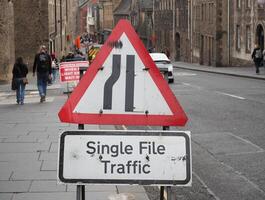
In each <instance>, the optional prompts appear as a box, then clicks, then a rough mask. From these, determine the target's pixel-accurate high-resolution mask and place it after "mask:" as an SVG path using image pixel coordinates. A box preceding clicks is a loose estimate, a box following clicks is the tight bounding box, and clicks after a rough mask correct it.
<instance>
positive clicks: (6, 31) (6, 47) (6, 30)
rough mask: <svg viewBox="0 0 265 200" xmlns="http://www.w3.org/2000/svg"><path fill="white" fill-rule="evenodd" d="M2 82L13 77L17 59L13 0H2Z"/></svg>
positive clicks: (0, 24)
mask: <svg viewBox="0 0 265 200" xmlns="http://www.w3.org/2000/svg"><path fill="white" fill-rule="evenodd" d="M0 46H1V48H0V82H1V81H7V80H10V78H11V70H12V67H13V64H14V61H15V48H14V14H13V3H12V2H11V1H0Z"/></svg>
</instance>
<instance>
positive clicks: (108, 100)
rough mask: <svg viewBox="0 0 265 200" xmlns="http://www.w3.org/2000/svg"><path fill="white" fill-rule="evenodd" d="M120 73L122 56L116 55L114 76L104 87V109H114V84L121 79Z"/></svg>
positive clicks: (112, 75) (114, 57)
mask: <svg viewBox="0 0 265 200" xmlns="http://www.w3.org/2000/svg"><path fill="white" fill-rule="evenodd" d="M120 73H121V55H115V54H114V55H113V61H112V74H111V76H110V77H109V78H108V80H107V81H106V83H105V85H104V97H103V98H104V100H103V109H105V110H111V109H112V89H113V86H114V84H115V83H116V82H117V80H118V79H119V77H120Z"/></svg>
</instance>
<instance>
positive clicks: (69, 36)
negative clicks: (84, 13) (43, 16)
mask: <svg viewBox="0 0 265 200" xmlns="http://www.w3.org/2000/svg"><path fill="white" fill-rule="evenodd" d="M48 6H49V9H48V15H49V16H48V24H49V50H50V53H52V52H55V54H56V55H57V56H58V57H61V56H62V55H65V54H66V53H67V52H68V51H69V50H70V48H71V45H72V44H73V40H74V39H75V37H76V35H77V13H78V2H77V0H49V4H48Z"/></svg>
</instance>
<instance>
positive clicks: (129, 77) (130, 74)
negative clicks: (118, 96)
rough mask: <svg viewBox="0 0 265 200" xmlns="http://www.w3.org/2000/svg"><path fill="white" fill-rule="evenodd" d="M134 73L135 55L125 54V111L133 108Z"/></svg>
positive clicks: (131, 110)
mask: <svg viewBox="0 0 265 200" xmlns="http://www.w3.org/2000/svg"><path fill="white" fill-rule="evenodd" d="M134 74H135V56H134V55H127V60H126V87H125V112H133V108H134Z"/></svg>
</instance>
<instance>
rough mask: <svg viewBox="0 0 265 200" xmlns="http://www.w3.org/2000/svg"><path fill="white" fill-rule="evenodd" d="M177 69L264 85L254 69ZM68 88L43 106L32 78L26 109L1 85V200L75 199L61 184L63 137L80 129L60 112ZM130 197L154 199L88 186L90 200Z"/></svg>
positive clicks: (55, 89) (53, 89)
mask: <svg viewBox="0 0 265 200" xmlns="http://www.w3.org/2000/svg"><path fill="white" fill-rule="evenodd" d="M173 65H174V67H175V68H180V69H186V70H195V71H204V72H209V73H216V74H226V75H231V76H239V77H243V78H254V79H261V80H265V68H261V72H260V74H259V75H256V74H255V69H254V67H252V66H251V67H229V68H216V67H209V66H202V65H197V64H190V63H184V62H174V63H173ZM65 88H66V85H62V84H60V83H58V82H57V83H55V84H53V85H51V86H48V95H47V102H45V103H42V104H41V103H39V96H38V92H37V87H36V79H35V78H33V77H32V76H31V75H29V84H28V85H27V86H26V96H25V104H24V105H16V98H15V92H14V91H11V90H10V84H0V113H1V115H0V127H1V129H0V169H1V170H0V200H33V199H34V200H36V199H38V200H58V199H64V200H73V199H75V198H76V192H75V191H76V186H74V185H64V184H58V181H57V158H58V138H59V134H60V133H61V132H63V131H65V130H76V129H77V125H72V124H65V123H61V122H60V121H59V119H58V117H57V113H58V111H59V109H60V108H61V106H62V105H63V103H64V102H65V101H66V100H67V96H66V95H64V94H63V91H65ZM85 129H94V130H95V129H106V130H109V129H111V130H113V129H115V127H114V126H99V125H86V126H85ZM121 193H129V194H132V195H134V196H135V200H149V198H148V195H147V193H146V191H145V189H144V188H143V187H142V186H116V185H105V186H103V185H89V186H86V199H87V200H90V199H91V200H109V199H110V197H111V196H113V195H115V194H121Z"/></svg>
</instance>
